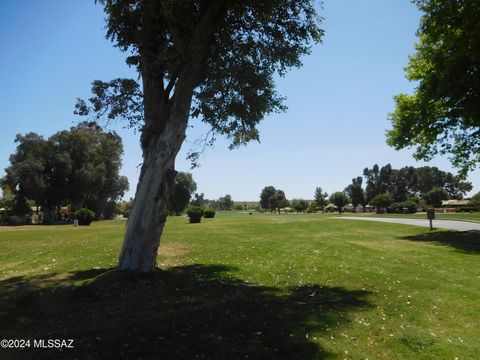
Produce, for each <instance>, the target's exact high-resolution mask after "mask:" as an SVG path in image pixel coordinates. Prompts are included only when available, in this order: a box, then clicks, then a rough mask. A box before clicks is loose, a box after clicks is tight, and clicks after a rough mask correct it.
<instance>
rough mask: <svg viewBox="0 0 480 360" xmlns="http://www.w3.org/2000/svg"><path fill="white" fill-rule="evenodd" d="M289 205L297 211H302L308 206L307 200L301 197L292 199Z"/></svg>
mask: <svg viewBox="0 0 480 360" xmlns="http://www.w3.org/2000/svg"><path fill="white" fill-rule="evenodd" d="M290 205H291V206H292V208H293V209H295V211H296V212H297V213H303V212H305V210H307V208H308V202H307V201H305V200H303V199H293V200H292V201H291V202H290Z"/></svg>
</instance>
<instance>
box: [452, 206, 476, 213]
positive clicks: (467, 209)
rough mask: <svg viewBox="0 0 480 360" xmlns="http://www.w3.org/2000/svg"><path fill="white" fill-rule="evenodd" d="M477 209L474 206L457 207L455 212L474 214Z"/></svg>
mask: <svg viewBox="0 0 480 360" xmlns="http://www.w3.org/2000/svg"><path fill="white" fill-rule="evenodd" d="M476 211H478V209H477V208H476V207H474V206H462V207H459V208H458V209H457V210H456V212H476Z"/></svg>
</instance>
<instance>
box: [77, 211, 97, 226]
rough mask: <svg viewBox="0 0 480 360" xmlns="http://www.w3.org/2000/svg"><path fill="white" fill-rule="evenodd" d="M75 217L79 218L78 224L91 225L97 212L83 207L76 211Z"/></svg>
mask: <svg viewBox="0 0 480 360" xmlns="http://www.w3.org/2000/svg"><path fill="white" fill-rule="evenodd" d="M75 219H76V220H78V225H87V226H88V225H90V224H91V222H92V221H93V220H94V219H95V213H94V212H93V211H92V210H90V209H87V208H81V209H78V210H77V211H75Z"/></svg>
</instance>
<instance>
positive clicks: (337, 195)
mask: <svg viewBox="0 0 480 360" xmlns="http://www.w3.org/2000/svg"><path fill="white" fill-rule="evenodd" d="M328 200H329V201H330V203H332V204H333V205H335V206H336V207H337V209H338V213H339V214H341V213H342V209H343V207H344V206H345V205H347V204H348V203H349V202H350V199H349V198H348V196H347V194H345V193H344V192H343V191H337V192H334V193H333V194H332V195H330V198H329V199H328Z"/></svg>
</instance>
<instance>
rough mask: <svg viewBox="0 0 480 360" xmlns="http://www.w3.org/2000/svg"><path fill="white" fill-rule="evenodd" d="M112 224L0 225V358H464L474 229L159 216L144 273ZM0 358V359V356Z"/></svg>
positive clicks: (473, 310) (471, 325)
mask: <svg viewBox="0 0 480 360" xmlns="http://www.w3.org/2000/svg"><path fill="white" fill-rule="evenodd" d="M124 227H125V222H122V221H105V222H98V223H94V224H92V225H91V226H90V227H80V228H74V227H71V226H52V227H40V226H39V227H17V228H0V247H1V249H2V251H1V252H0V324H1V325H0V338H16V339H28V338H29V339H48V338H71V339H74V340H75V342H74V344H75V348H74V349H69V350H65V349H64V350H63V351H58V350H45V349H32V348H30V349H25V350H22V351H13V350H1V349H0V358H4V357H5V358H14V359H15V358H18V359H23V358H31V359H38V358H78V359H82V358H106V357H107V356H108V357H109V358H132V359H137V358H145V359H150V358H152V359H153V358H165V359H195V358H199V359H245V358H248V359H330V358H331V359H337V358H338V359H367V358H368V359H455V358H458V359H478V358H479V354H480V345H479V341H478V340H479V331H478V323H479V321H480V285H479V281H480V267H479V265H478V264H479V259H480V258H479V256H480V235H478V234H464V233H459V232H449V231H441V230H439V231H435V232H433V233H428V231H427V229H426V228H420V227H412V226H405V225H397V224H386V223H374V222H345V221H339V220H336V219H333V218H331V217H329V216H322V215H317V214H312V215H310V214H307V215H272V214H254V215H248V214H245V213H217V217H216V218H214V219H203V220H202V223H201V224H192V225H190V224H188V223H187V221H186V219H185V218H183V217H170V218H169V219H168V222H167V226H166V229H165V232H164V236H163V238H162V243H161V247H160V255H159V258H158V264H159V267H160V268H161V269H162V270H161V271H159V272H158V273H156V274H155V275H151V276H138V275H118V274H116V273H115V272H114V271H111V270H112V269H113V267H114V266H115V264H116V260H117V256H118V253H119V250H120V247H121V242H122V233H123V229H124ZM3 355H5V356H3Z"/></svg>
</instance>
